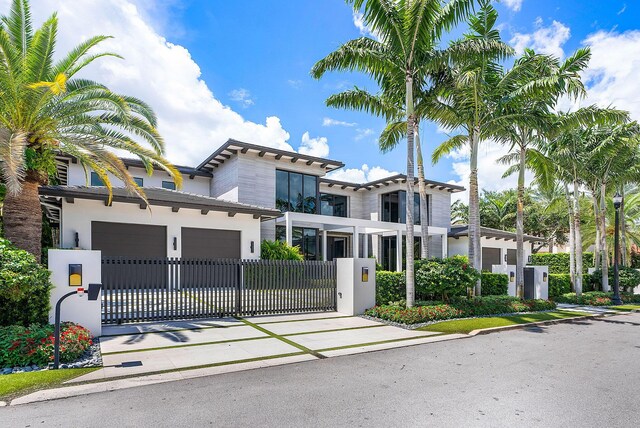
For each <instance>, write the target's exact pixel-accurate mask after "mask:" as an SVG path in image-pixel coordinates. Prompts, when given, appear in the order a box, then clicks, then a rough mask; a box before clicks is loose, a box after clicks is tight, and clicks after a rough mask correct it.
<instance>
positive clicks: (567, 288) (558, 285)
mask: <svg viewBox="0 0 640 428" xmlns="http://www.w3.org/2000/svg"><path fill="white" fill-rule="evenodd" d="M566 293H571V275H569V274H568V273H552V274H549V298H550V299H553V298H554V297H558V296H561V295H563V294H566Z"/></svg>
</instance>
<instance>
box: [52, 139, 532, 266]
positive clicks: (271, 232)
mask: <svg viewBox="0 0 640 428" xmlns="http://www.w3.org/2000/svg"><path fill="white" fill-rule="evenodd" d="M124 162H125V165H126V166H127V168H128V169H129V172H130V173H131V175H132V176H133V177H134V178H135V180H136V182H137V183H138V185H139V186H141V187H142V188H143V189H144V191H145V194H146V196H147V203H145V202H144V201H142V200H141V199H140V198H138V197H136V196H133V195H131V194H129V193H128V192H127V191H126V190H125V189H124V188H123V187H122V183H121V182H119V181H118V180H116V179H114V180H113V181H112V183H113V186H114V189H113V199H112V202H111V203H110V204H108V192H107V189H106V187H104V186H103V183H102V182H101V181H100V179H99V178H98V176H97V175H96V174H95V173H92V172H90V171H89V174H88V176H87V174H86V173H85V171H84V168H83V167H82V166H81V165H79V164H78V163H77V161H76V160H75V159H74V158H72V157H62V156H61V157H59V158H58V163H59V174H58V175H59V179H60V184H59V185H57V186H45V187H42V188H41V189H40V193H41V200H42V204H43V207H44V208H45V212H46V213H47V215H48V217H49V218H50V219H51V220H53V221H54V222H56V223H57V224H59V229H60V231H59V236H60V237H59V241H60V242H59V246H60V247H61V248H83V249H94V250H102V252H103V254H104V255H106V256H124V257H138V258H146V257H149V258H151V257H178V258H179V257H182V258H209V259H211V258H243V259H255V258H259V257H260V242H261V241H262V240H264V239H270V240H273V239H280V240H285V241H287V242H288V243H290V244H292V245H299V246H300V248H301V250H302V252H303V254H304V256H305V258H307V259H310V260H333V259H335V258H341V257H375V258H376V259H377V261H378V262H379V263H380V264H382V265H383V267H384V268H386V269H390V270H401V269H402V268H403V266H402V259H403V249H404V245H402V242H403V240H404V235H405V227H406V226H405V224H404V223H405V217H406V209H407V201H406V192H405V188H406V176H404V175H395V176H392V177H388V178H385V179H382V180H378V181H374V182H370V183H364V184H360V183H348V182H342V181H336V180H332V179H330V178H327V176H326V175H327V173H329V172H331V171H335V170H337V169H339V168H342V167H343V166H344V164H343V163H342V162H339V161H335V160H330V159H324V158H317V157H313V156H308V155H304V154H300V153H296V152H288V151H283V150H278V149H273V148H270V147H264V146H258V145H254V144H249V143H244V142H240V141H236V140H228V141H227V142H226V143H225V144H223V145H222V146H221V147H220V148H219V149H217V150H216V151H215V152H214V153H212V154H211V155H210V156H209V157H207V158H206V159H205V160H204V161H203V162H202V163H201V164H200V165H198V166H196V167H184V166H179V167H177V168H178V170H179V171H180V173H181V174H182V177H183V187H182V189H180V190H176V188H175V183H174V182H173V181H172V180H171V177H170V176H169V174H167V173H166V172H165V171H163V170H154V172H153V174H152V175H151V176H149V175H148V174H147V173H146V171H145V169H144V165H143V164H142V163H141V162H140V161H139V160H130V159H124ZM463 190H464V188H462V187H460V186H457V185H452V184H447V183H441V182H438V181H433V180H427V193H428V201H427V206H428V213H427V214H428V215H427V218H428V225H420V224H417V225H416V228H415V229H416V231H415V236H416V248H419V245H417V244H419V239H420V238H419V236H420V233H421V228H422V227H427V228H428V232H429V238H430V242H429V251H430V256H431V257H443V256H447V255H452V254H466V253H467V250H466V246H465V245H464V244H463V241H464V237H463V235H464V232H463V231H461V230H459V228H458V227H456V226H454V227H452V226H451V224H450V218H451V194H452V193H455V192H460V191H463ZM413 209H414V210H415V218H416V219H417V220H418V223H419V219H420V213H419V210H420V206H419V195H418V193H417V192H416V194H415V200H414V203H413ZM498 232H500V234H502V235H501V236H500V237H497V236H494V235H496V233H498ZM483 236H484V237H483V247H485V244H486V250H484V248H483V253H484V254H485V255H486V257H487V263H491V264H496V263H495V262H496V260H495V257H496V256H495V254H496V251H495V249H496V248H498V249H499V251H500V253H499V259H500V260H504V263H505V264H506V263H507V261H508V260H507V259H508V258H509V257H510V256H511V253H510V252H509V251H510V250H511V249H512V247H513V248H515V234H513V233H509V232H503V231H492V230H483ZM507 238H508V239H507ZM527 239H537V238H535V237H527ZM512 241H513V242H512ZM399 244H400V245H399ZM529 251H530V248H529ZM484 264H485V263H484V261H483V267H484ZM488 266H489V270H490V265H488Z"/></svg>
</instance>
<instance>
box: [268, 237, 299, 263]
mask: <svg viewBox="0 0 640 428" xmlns="http://www.w3.org/2000/svg"><path fill="white" fill-rule="evenodd" d="M260 257H261V258H262V259H264V260H297V261H302V260H304V257H303V256H302V253H301V252H300V247H298V246H295V247H294V246H292V245H289V244H287V243H286V242H284V241H270V240H268V239H265V240H264V241H262V243H261V244H260Z"/></svg>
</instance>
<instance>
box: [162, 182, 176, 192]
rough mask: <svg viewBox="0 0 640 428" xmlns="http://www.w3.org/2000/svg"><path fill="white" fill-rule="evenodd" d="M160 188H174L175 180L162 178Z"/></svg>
mask: <svg viewBox="0 0 640 428" xmlns="http://www.w3.org/2000/svg"><path fill="white" fill-rule="evenodd" d="M162 188H163V189H167V190H176V183H175V181H167V180H162Z"/></svg>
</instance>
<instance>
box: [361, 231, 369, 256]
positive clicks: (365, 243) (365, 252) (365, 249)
mask: <svg viewBox="0 0 640 428" xmlns="http://www.w3.org/2000/svg"><path fill="white" fill-rule="evenodd" d="M362 238H363V239H364V241H363V242H362V257H363V258H365V259H367V258H369V235H367V234H366V233H365V234H364V235H362Z"/></svg>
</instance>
